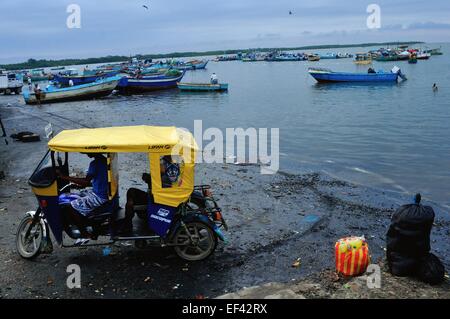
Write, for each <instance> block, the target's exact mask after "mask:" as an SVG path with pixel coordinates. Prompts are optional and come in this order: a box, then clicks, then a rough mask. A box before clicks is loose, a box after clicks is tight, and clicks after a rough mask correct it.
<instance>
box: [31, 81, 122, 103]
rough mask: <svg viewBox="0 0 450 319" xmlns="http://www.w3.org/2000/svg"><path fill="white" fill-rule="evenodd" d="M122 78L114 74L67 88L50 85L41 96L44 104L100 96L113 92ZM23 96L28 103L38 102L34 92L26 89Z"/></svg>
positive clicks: (42, 91)
mask: <svg viewBox="0 0 450 319" xmlns="http://www.w3.org/2000/svg"><path fill="white" fill-rule="evenodd" d="M120 79H121V77H120V76H113V77H109V78H106V79H100V80H98V81H96V82H92V83H87V84H82V85H74V86H70V87H65V88H59V87H56V86H53V85H50V86H48V87H47V88H45V89H44V90H41V93H39V97H40V101H41V103H42V104H44V103H55V102H66V101H79V100H88V99H93V98H99V97H103V96H107V95H109V94H111V92H112V91H113V90H114V89H115V88H116V86H117V84H118V83H119V80H120ZM23 97H24V100H25V103H26V104H37V103H38V100H37V99H36V94H35V93H34V92H29V91H24V92H23Z"/></svg>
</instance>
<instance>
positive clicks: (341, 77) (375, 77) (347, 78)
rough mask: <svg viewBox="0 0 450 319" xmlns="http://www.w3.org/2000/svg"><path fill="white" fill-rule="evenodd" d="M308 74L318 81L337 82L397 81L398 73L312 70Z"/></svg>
mask: <svg viewBox="0 0 450 319" xmlns="http://www.w3.org/2000/svg"><path fill="white" fill-rule="evenodd" d="M309 74H311V76H312V77H313V78H314V79H315V80H316V81H317V82H320V83H337V82H360V83H370V82H392V83H394V82H397V80H398V74H396V73H373V74H371V73H367V74H365V73H364V74H363V73H360V74H359V73H340V72H314V71H309Z"/></svg>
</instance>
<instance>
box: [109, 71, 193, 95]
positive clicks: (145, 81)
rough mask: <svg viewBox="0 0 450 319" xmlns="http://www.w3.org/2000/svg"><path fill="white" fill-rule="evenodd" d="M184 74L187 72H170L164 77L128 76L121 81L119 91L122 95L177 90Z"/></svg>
mask: <svg viewBox="0 0 450 319" xmlns="http://www.w3.org/2000/svg"><path fill="white" fill-rule="evenodd" d="M172 71H173V70H172ZM184 74H185V71H182V72H180V71H177V72H176V73H175V72H168V73H166V74H164V75H150V76H141V77H131V76H126V77H123V78H122V79H121V80H120V82H119V84H118V86H117V89H118V90H119V91H120V92H121V93H133V92H145V91H155V90H164V89H170V88H175V87H177V82H180V81H181V79H182V78H183V76H184Z"/></svg>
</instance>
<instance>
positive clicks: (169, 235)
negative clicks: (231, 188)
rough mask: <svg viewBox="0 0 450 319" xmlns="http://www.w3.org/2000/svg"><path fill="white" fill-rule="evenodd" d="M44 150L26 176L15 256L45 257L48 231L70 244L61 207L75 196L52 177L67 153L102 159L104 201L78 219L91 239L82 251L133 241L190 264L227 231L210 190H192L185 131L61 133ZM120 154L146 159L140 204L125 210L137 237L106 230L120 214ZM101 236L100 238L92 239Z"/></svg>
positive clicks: (65, 165) (63, 168) (191, 149)
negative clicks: (27, 204) (30, 207)
mask: <svg viewBox="0 0 450 319" xmlns="http://www.w3.org/2000/svg"><path fill="white" fill-rule="evenodd" d="M48 148H49V149H48V151H47V153H46V154H45V156H44V158H43V159H42V160H41V161H40V163H39V164H38V166H37V168H36V169H35V171H34V172H33V174H32V175H31V177H30V179H29V185H30V186H31V189H32V191H33V193H34V194H35V195H36V198H37V201H38V207H37V209H36V210H34V211H29V212H27V213H26V214H25V216H24V217H23V219H22V221H21V222H20V224H19V226H18V230H17V235H16V247H17V251H18V253H19V255H20V256H21V257H23V258H26V259H32V258H35V257H36V256H38V255H39V254H40V253H50V252H52V251H53V245H52V239H51V236H50V231H51V233H52V234H53V238H54V240H55V241H56V242H57V244H58V245H60V246H61V247H76V245H74V244H73V243H67V241H69V242H73V240H70V239H69V238H72V239H76V236H75V235H74V234H73V232H72V231H71V229H72V228H71V227H72V226H73V225H74V221H73V220H72V219H71V217H70V214H68V213H67V205H70V201H71V200H72V199H73V198H76V196H77V195H76V194H73V193H71V190H73V189H74V188H76V186H77V185H74V183H70V182H67V181H64V180H62V179H60V178H58V174H57V171H59V172H62V173H63V174H65V175H68V174H69V154H70V153H101V154H103V155H104V156H105V157H106V160H107V175H108V201H107V202H106V203H104V204H102V205H101V206H100V207H97V208H96V209H95V210H94V211H93V212H92V214H89V216H87V217H86V218H84V221H83V223H84V226H85V227H90V229H91V230H92V234H93V237H91V238H92V239H94V240H93V241H94V243H90V244H87V245H83V246H84V247H85V246H93V245H105V244H112V243H114V242H116V241H134V242H135V245H136V246H137V247H139V248H142V247H145V246H148V245H152V246H160V247H173V248H174V250H175V252H176V254H177V255H178V256H179V257H181V258H182V259H185V260H188V261H198V260H203V259H205V258H207V257H208V256H210V255H211V254H212V253H213V252H214V250H215V248H216V246H217V244H218V241H219V240H220V241H225V237H224V235H223V233H222V231H221V229H222V228H224V229H225V230H227V225H226V222H225V220H224V218H223V216H222V212H221V209H220V207H219V206H218V204H217V201H216V200H215V199H214V197H213V195H212V193H211V187H210V186H209V185H198V186H195V185H194V168H195V156H196V151H197V144H196V143H195V140H194V138H193V136H192V134H191V133H190V132H187V131H185V130H181V129H177V128H175V127H157V126H127V127H108V128H94V129H76V130H64V131H62V132H60V133H59V134H57V135H56V136H55V137H53V138H52V139H51V140H50V141H49V142H48ZM125 152H140V153H147V154H148V160H149V168H150V176H151V189H150V190H149V193H148V197H149V200H148V204H147V205H135V206H134V207H133V209H134V211H135V213H136V215H137V216H139V219H138V222H139V223H140V227H138V233H137V234H136V233H135V232H133V234H132V235H128V236H121V235H120V234H116V232H115V227H114V225H117V223H118V221H120V216H121V215H123V214H121V212H123V209H122V208H121V207H120V205H119V174H118V172H119V161H118V157H119V154H120V153H125ZM167 157H169V158H170V159H171V161H172V162H171V163H170V167H169V169H166V170H165V172H164V174H165V175H164V174H163V173H162V172H161V168H160V163H161V160H162V158H167ZM134 223H135V221H134ZM64 234H65V235H67V236H68V237H69V238H67V236H65V235H64ZM105 236H106V240H105V239H103V241H100V240H99V238H100V237H103V238H104V237H105Z"/></svg>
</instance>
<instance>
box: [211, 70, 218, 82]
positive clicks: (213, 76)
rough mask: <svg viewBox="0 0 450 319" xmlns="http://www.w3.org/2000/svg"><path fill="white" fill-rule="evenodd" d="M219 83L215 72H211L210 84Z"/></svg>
mask: <svg viewBox="0 0 450 319" xmlns="http://www.w3.org/2000/svg"><path fill="white" fill-rule="evenodd" d="M218 83H219V79H218V78H217V75H216V73H214V72H213V74H211V84H218Z"/></svg>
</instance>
